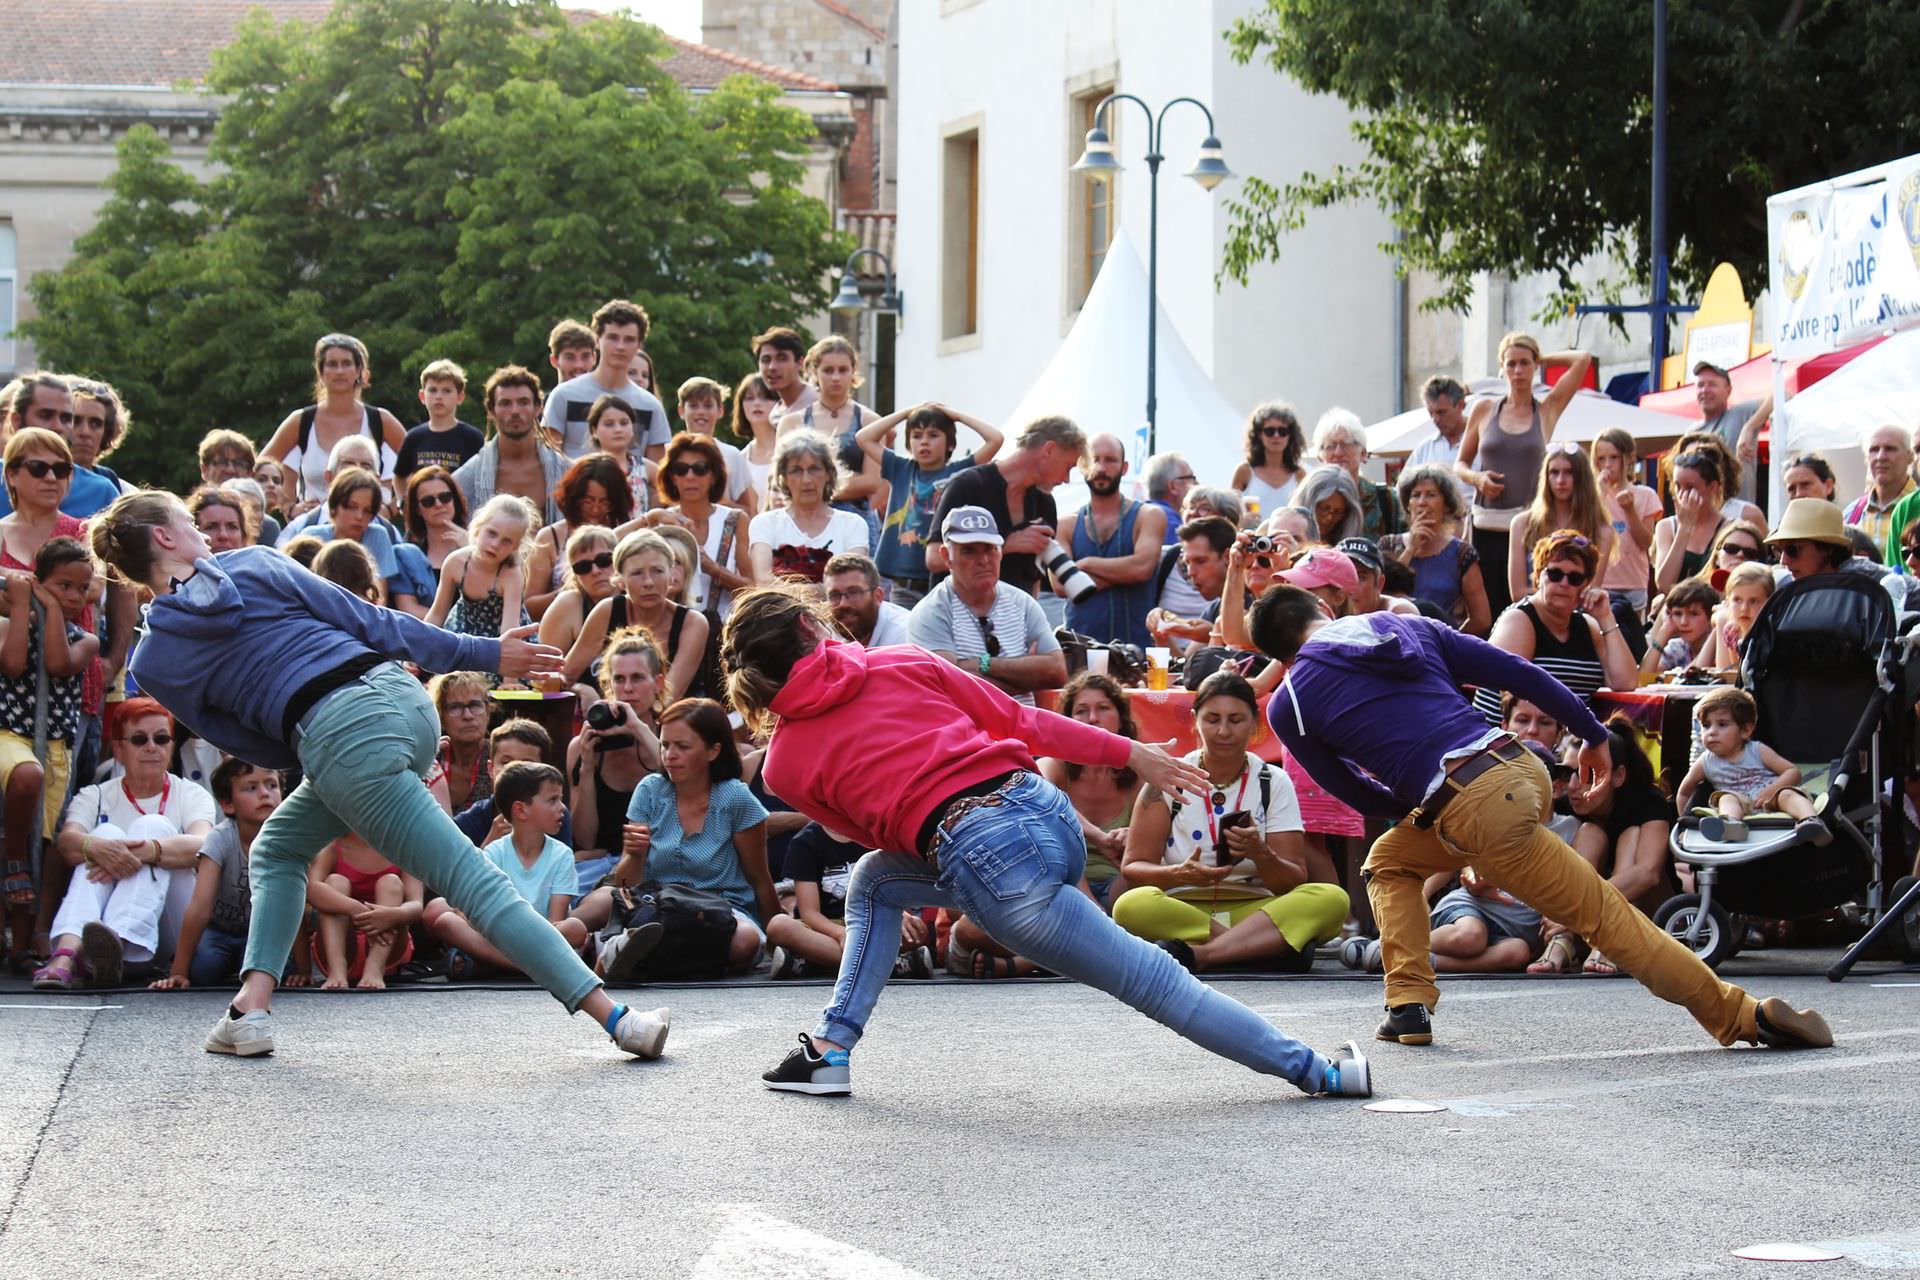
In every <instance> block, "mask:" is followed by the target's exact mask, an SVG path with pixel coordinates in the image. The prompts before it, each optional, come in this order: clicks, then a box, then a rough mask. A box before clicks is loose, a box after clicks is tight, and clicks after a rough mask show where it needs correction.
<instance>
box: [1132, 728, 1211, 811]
mask: <svg viewBox="0 0 1920 1280" xmlns="http://www.w3.org/2000/svg"><path fill="white" fill-rule="evenodd" d="M1174 742H1175V740H1174V739H1171V738H1170V739H1168V740H1167V741H1165V742H1136V743H1134V744H1133V749H1132V750H1131V751H1129V752H1128V753H1127V768H1129V769H1131V770H1133V772H1134V774H1135V776H1137V777H1139V778H1142V779H1144V780H1145V781H1147V782H1150V783H1152V784H1153V785H1154V786H1156V787H1158V788H1159V789H1160V790H1162V791H1165V792H1175V791H1179V792H1184V793H1185V794H1187V795H1189V796H1192V797H1194V798H1195V799H1199V798H1200V797H1201V796H1204V795H1206V794H1207V785H1208V784H1207V774H1206V770H1204V769H1202V768H1201V767H1200V766H1199V765H1197V764H1189V763H1187V762H1186V761H1185V760H1182V759H1180V758H1179V757H1178V756H1174V755H1169V754H1168V753H1167V748H1168V747H1171V746H1173V745H1174Z"/></svg>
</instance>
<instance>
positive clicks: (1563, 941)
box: [1527, 933, 1578, 973]
mask: <svg viewBox="0 0 1920 1280" xmlns="http://www.w3.org/2000/svg"><path fill="white" fill-rule="evenodd" d="M1576 959H1578V957H1577V956H1575V955H1574V948H1573V935H1572V934H1570V933H1556V934H1554V935H1553V936H1552V937H1551V938H1548V939H1547V945H1546V947H1545V949H1543V950H1542V951H1541V952H1540V958H1539V959H1538V960H1535V961H1534V962H1533V963H1532V964H1530V965H1528V966H1527V972H1528V973H1572V972H1573V966H1574V962H1575V960H1576Z"/></svg>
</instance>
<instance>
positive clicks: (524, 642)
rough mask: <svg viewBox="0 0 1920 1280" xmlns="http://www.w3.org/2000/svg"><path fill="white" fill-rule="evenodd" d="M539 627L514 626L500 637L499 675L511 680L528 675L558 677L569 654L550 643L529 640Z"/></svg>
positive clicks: (524, 677) (534, 625) (533, 625)
mask: <svg viewBox="0 0 1920 1280" xmlns="http://www.w3.org/2000/svg"><path fill="white" fill-rule="evenodd" d="M539 630H540V628H539V626H538V625H536V624H529V625H527V626H524V627H515V628H514V629H513V630H511V631H509V632H507V633H506V634H505V635H504V636H502V637H500V674H501V675H503V676H505V677H507V678H508V679H509V680H524V679H526V678H527V677H529V676H555V675H559V674H560V664H561V662H562V660H564V659H565V658H566V656H567V655H566V654H564V653H562V652H560V650H558V649H556V648H554V647H553V646H552V645H550V644H541V643H540V642H539V641H537V640H533V639H530V638H529V637H531V636H532V635H534V633H536V632H537V631H539Z"/></svg>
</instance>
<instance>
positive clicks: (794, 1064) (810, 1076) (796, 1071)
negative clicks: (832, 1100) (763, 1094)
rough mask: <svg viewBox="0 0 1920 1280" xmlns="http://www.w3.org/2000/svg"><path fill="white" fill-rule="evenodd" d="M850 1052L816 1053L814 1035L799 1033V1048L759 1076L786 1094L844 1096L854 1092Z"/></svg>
mask: <svg viewBox="0 0 1920 1280" xmlns="http://www.w3.org/2000/svg"><path fill="white" fill-rule="evenodd" d="M849 1060H850V1055H849V1054H848V1053H847V1051H846V1050H845V1049H829V1050H827V1051H826V1052H825V1053H815V1052H814V1050H813V1037H812V1036H810V1035H808V1034H807V1033H806V1032H804V1031H803V1032H801V1033H800V1047H799V1048H798V1049H793V1050H789V1051H788V1053H787V1056H786V1057H785V1058H784V1059H782V1060H781V1063H780V1065H779V1066H777V1067H775V1068H774V1069H773V1070H771V1071H768V1072H765V1073H764V1074H762V1075H761V1077H760V1079H761V1080H763V1081H765V1082H766V1086H767V1088H769V1089H779V1090H781V1091H782V1092H785V1093H811V1094H815V1095H817V1096H821V1097H845V1096H846V1095H847V1094H850V1093H852V1092H853V1076H852V1073H851V1071H850V1070H849V1068H848V1065H847V1064H848V1062H849Z"/></svg>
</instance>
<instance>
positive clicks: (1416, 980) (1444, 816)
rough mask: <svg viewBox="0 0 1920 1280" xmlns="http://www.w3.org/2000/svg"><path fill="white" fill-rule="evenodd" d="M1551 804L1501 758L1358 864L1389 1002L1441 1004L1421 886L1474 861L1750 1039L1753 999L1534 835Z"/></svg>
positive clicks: (1529, 775) (1664, 992)
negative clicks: (1376, 928)
mask: <svg viewBox="0 0 1920 1280" xmlns="http://www.w3.org/2000/svg"><path fill="white" fill-rule="evenodd" d="M1552 801H1553V786H1552V783H1551V782H1549V781H1548V778H1547V770H1546V766H1545V765H1543V764H1541V763H1540V761H1539V760H1537V759H1535V758H1534V757H1533V756H1532V755H1528V756H1526V757H1524V758H1522V759H1520V760H1505V761H1501V762H1500V763H1499V764H1497V765H1495V766H1494V767H1493V768H1492V769H1489V770H1488V771H1487V772H1486V773H1483V774H1481V775H1480V776H1479V777H1478V778H1475V779H1474V780H1473V781H1472V782H1470V783H1468V784H1467V787H1466V789H1465V790H1464V791H1462V792H1461V793H1460V794H1459V795H1457V796H1455V797H1454V798H1453V800H1452V802H1451V803H1449V804H1448V805H1447V807H1446V809H1445V810H1443V811H1442V812H1441V814H1440V818H1439V820H1438V821H1437V822H1435V823H1434V825H1433V826H1432V827H1431V828H1430V829H1428V830H1424V831H1423V830H1421V829H1420V828H1418V827H1416V826H1414V825H1413V823H1411V822H1402V823H1400V824H1399V825H1397V826H1395V827H1394V828H1393V829H1392V830H1391V831H1389V832H1387V834H1386V835H1384V836H1382V837H1380V839H1379V840H1377V841H1376V842H1375V843H1374V846H1373V849H1372V851H1371V852H1369V853H1368V855H1367V862H1366V876H1367V899H1368V901H1370V902H1371V903H1372V904H1373V915H1374V919H1375V920H1376V921H1378V922H1379V925H1380V956H1381V961H1382V963H1383V965H1384V966H1385V968H1386V975H1387V1004H1388V1005H1390V1006H1393V1005H1402V1004H1414V1003H1419V1004H1424V1005H1426V1006H1427V1007H1428V1008H1429V1009H1431V1008H1433V1007H1434V1006H1435V1005H1437V1004H1438V1003H1439V1002H1440V988H1439V987H1438V986H1436V985H1435V984H1434V980H1433V961H1432V959H1431V957H1430V956H1429V954H1428V950H1427V948H1428V941H1429V934H1428V929H1427V901H1426V896H1425V895H1424V894H1423V893H1422V892H1421V882H1422V881H1424V880H1425V879H1426V878H1427V877H1428V876H1430V875H1434V874H1436V873H1438V872H1442V871H1457V870H1459V869H1460V868H1461V867H1464V866H1467V865H1469V864H1471V865H1472V867H1473V868H1474V870H1475V871H1477V872H1478V873H1479V874H1480V875H1481V876H1482V877H1483V878H1485V879H1487V880H1490V881H1492V882H1493V883H1494V884H1496V885H1499V886H1500V887H1501V888H1502V889H1505V890H1506V891H1507V892H1509V893H1511V894H1513V895H1514V896H1515V897H1517V898H1519V899H1520V900H1521V901H1522V902H1524V903H1526V904H1527V905H1528V906H1530V907H1532V908H1533V909H1534V910H1536V911H1538V912H1539V913H1540V914H1541V915H1543V916H1545V917H1547V918H1548V919H1550V920H1557V921H1559V922H1560V923H1561V924H1564V925H1566V926H1567V927H1568V928H1569V929H1571V930H1573V931H1574V932H1575V933H1577V934H1579V935H1580V936H1581V937H1583V938H1585V939H1586V940H1587V941H1588V942H1590V943H1592V944H1593V945H1594V946H1595V947H1597V948H1599V949H1600V950H1601V951H1604V952H1606V954H1607V958H1608V959H1609V960H1611V961H1613V962H1614V963H1615V964H1617V965H1619V966H1620V968H1621V970H1622V971H1624V972H1626V973H1630V974H1632V975H1633V976H1634V977H1635V978H1638V979H1639V980H1640V983H1641V985H1643V986H1644V987H1646V988H1647V990H1649V991H1651V992H1653V994H1655V995H1657V996H1659V997H1660V998H1661V999H1662V1000H1669V1001H1671V1002H1673V1003H1674V1004H1678V1005H1684V1006H1685V1007H1686V1009H1687V1011H1688V1012H1689V1013H1691V1014H1692V1015H1693V1016H1694V1017H1695V1018H1696V1019H1698V1020H1699V1023H1700V1025H1701V1026H1703V1027H1705V1028H1706V1029H1707V1031H1708V1032H1710V1033H1711V1034H1712V1035H1713V1037H1714V1038H1715V1039H1716V1040H1718V1041H1719V1042H1720V1043H1721V1044H1732V1043H1734V1042H1735V1041H1737V1040H1753V1039H1756V1038H1757V1035H1758V1031H1757V1028H1756V1023H1755V1020H1754V1008H1755V1002H1754V999H1753V997H1751V996H1749V995H1748V994H1747V993H1746V992H1744V991H1742V990H1741V989H1740V988H1739V987H1736V986H1731V985H1729V984H1728V983H1725V982H1722V981H1720V979H1719V978H1717V977H1715V976H1714V972H1713V970H1711V969H1709V968H1707V966H1706V965H1705V964H1703V963H1701V961H1700V958H1699V957H1698V956H1696V955H1694V954H1693V952H1691V951H1689V950H1688V949H1687V948H1686V947H1685V946H1683V945H1681V943H1680V942H1678V941H1677V940H1676V939H1674V938H1672V937H1670V936H1668V934H1667V933H1666V932H1665V931H1663V930H1661V929H1657V928H1655V927H1654V924H1653V921H1651V920H1649V919H1647V917H1646V916H1644V915H1642V914H1640V912H1639V911H1637V910H1635V909H1634V907H1633V905H1632V904H1631V903H1629V902H1628V901H1627V900H1626V899H1625V898H1623V897H1621V896H1620V892H1619V890H1617V889H1615V888H1614V887H1613V886H1612V885H1610V884H1608V883H1607V882H1606V881H1604V880H1602V879H1601V878H1600V876H1599V875H1598V874H1597V873H1596V872H1595V871H1594V869H1593V867H1592V866H1591V865H1590V864H1589V863H1588V862H1587V861H1586V860H1585V859H1584V858H1582V857H1581V856H1580V855H1579V854H1577V853H1575V852H1574V851H1573V850H1572V849H1571V848H1569V847H1568V846H1567V844H1566V843H1565V842H1564V841H1562V840H1561V839H1560V838H1559V837H1557V836H1555V835H1554V834H1553V833H1552V832H1551V831H1548V830H1547V829H1546V828H1545V827H1543V826H1541V825H1540V824H1541V822H1542V821H1544V820H1545V819H1546V818H1547V817H1548V816H1549V815H1550V813H1551V811H1552ZM1116 914H1118V913H1117V912H1116Z"/></svg>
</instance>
